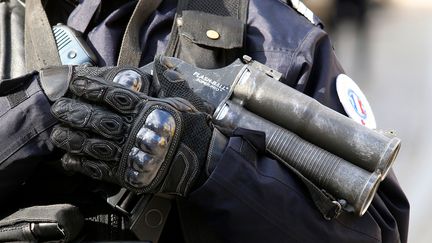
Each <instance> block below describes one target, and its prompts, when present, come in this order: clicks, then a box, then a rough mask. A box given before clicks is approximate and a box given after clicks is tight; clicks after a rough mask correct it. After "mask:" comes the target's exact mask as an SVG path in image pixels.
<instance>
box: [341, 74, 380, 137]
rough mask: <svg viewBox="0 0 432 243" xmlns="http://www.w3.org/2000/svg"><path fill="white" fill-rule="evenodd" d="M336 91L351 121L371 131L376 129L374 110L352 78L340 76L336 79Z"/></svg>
mask: <svg viewBox="0 0 432 243" xmlns="http://www.w3.org/2000/svg"><path fill="white" fill-rule="evenodd" d="M336 90H337V93H338V96H339V100H340V102H341V103H342V106H343V108H344V110H345V112H346V113H347V114H348V116H349V117H351V119H353V120H354V121H356V122H358V123H360V124H362V125H364V126H366V127H368V128H370V129H376V121H375V116H374V114H373V112H372V108H371V107H370V105H369V102H368V101H367V99H366V96H365V95H364V94H363V92H362V91H361V90H360V88H359V87H358V85H357V84H356V83H355V82H354V81H353V80H352V79H351V78H350V77H348V76H347V75H345V74H340V75H339V76H338V77H337V78H336Z"/></svg>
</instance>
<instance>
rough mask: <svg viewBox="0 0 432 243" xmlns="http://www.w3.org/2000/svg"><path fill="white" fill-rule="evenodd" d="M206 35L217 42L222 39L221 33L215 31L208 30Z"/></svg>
mask: <svg viewBox="0 0 432 243" xmlns="http://www.w3.org/2000/svg"><path fill="white" fill-rule="evenodd" d="M206 35H207V37H208V38H210V39H212V40H217V39H219V37H220V35H219V33H218V32H217V31H215V30H207V32H206Z"/></svg>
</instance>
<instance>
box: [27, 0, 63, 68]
mask: <svg viewBox="0 0 432 243" xmlns="http://www.w3.org/2000/svg"><path fill="white" fill-rule="evenodd" d="M24 45H25V59H26V60H25V61H26V68H27V71H32V70H39V69H41V68H43V67H46V66H59V65H61V61H60V56H59V54H58V52H57V45H56V42H55V40H54V35H53V33H52V29H51V25H50V23H49V21H48V17H47V15H46V13H45V10H44V8H43V6H42V3H41V0H27V1H26V9H25V30H24Z"/></svg>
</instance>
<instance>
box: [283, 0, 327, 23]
mask: <svg viewBox="0 0 432 243" xmlns="http://www.w3.org/2000/svg"><path fill="white" fill-rule="evenodd" d="M290 1H291V6H292V7H293V9H295V10H296V11H297V12H298V13H300V14H301V15H303V16H305V17H306V18H307V19H308V20H309V21H310V22H311V23H312V24H314V25H320V24H321V21H320V19H319V18H318V17H317V16H316V15H315V14H314V13H313V12H312V10H310V9H309V8H308V7H306V5H305V4H304V3H303V2H302V1H300V0H290Z"/></svg>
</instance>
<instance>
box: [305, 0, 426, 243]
mask: <svg viewBox="0 0 432 243" xmlns="http://www.w3.org/2000/svg"><path fill="white" fill-rule="evenodd" d="M304 3H305V4H306V5H307V6H309V8H311V9H312V10H313V11H314V12H315V14H316V15H317V16H319V17H320V18H321V19H322V20H323V22H324V23H325V25H326V30H327V31H328V32H329V34H330V37H331V39H332V40H333V45H334V48H335V52H336V54H337V56H338V57H339V60H340V61H341V63H342V66H343V67H344V68H345V71H346V73H347V74H348V75H349V76H350V77H351V78H353V79H354V80H355V81H356V82H357V84H358V85H359V86H360V87H361V89H362V90H363V92H364V93H365V94H366V96H367V97H368V100H369V103H370V104H371V106H372V109H373V111H374V114H375V117H376V119H377V123H378V128H380V129H384V130H386V129H394V130H395V131H396V133H397V135H398V137H400V138H401V139H402V148H401V150H400V153H399V156H398V158H397V160H396V162H395V165H394V169H395V172H396V174H397V176H398V178H399V182H400V184H401V186H402V188H403V189H404V191H405V193H406V195H407V196H408V199H409V201H410V204H411V215H410V229H409V239H408V242H410V243H430V242H432V230H429V228H430V226H429V225H430V223H429V221H430V219H431V218H432V209H431V207H432V127H431V125H430V124H431V123H430V121H432V107H431V106H429V105H431V104H432V102H431V99H432V97H431V94H432V25H431V23H432V1H431V0H324V1H323V0H304Z"/></svg>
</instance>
